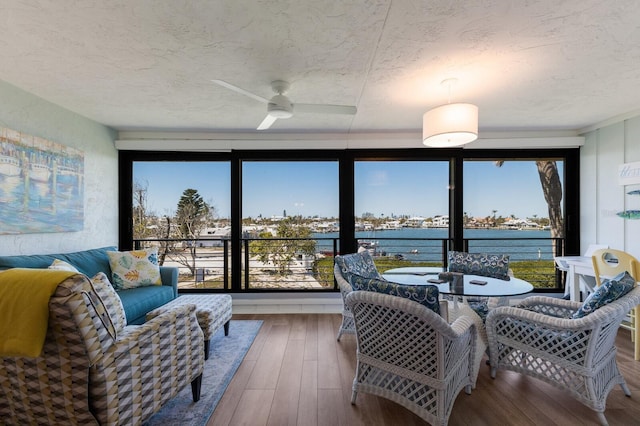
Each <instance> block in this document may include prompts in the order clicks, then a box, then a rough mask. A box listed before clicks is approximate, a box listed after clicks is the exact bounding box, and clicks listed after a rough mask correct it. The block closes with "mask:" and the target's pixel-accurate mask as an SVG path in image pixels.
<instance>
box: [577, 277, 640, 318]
mask: <svg viewBox="0 0 640 426" xmlns="http://www.w3.org/2000/svg"><path fill="white" fill-rule="evenodd" d="M635 285H636V280H635V279H634V278H633V277H632V276H631V275H630V274H629V273H628V272H627V271H625V272H622V273H620V274H618V275H616V276H615V277H614V278H611V279H610V280H604V282H603V283H602V285H601V286H600V287H598V288H597V289H596V291H594V292H593V293H591V294H590V295H589V297H587V298H586V300H585V301H584V303H583V304H582V306H581V307H580V308H579V309H578V310H577V311H576V312H575V313H574V314H573V316H572V318H573V319H578V318H583V317H585V316H587V315H589V314H590V313H591V312H593V311H595V310H596V309H598V308H600V307H602V306H604V305H606V304H607V303H611V302H613V301H614V300H617V299H619V298H620V297H622V296H624V295H625V294H627V293H629V292H630V291H631V290H633V287H634V286H635Z"/></svg>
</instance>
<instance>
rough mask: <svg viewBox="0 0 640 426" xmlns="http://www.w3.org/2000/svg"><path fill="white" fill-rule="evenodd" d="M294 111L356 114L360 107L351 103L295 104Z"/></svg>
mask: <svg viewBox="0 0 640 426" xmlns="http://www.w3.org/2000/svg"><path fill="white" fill-rule="evenodd" d="M293 111H294V112H303V113H305V112H310V113H318V114H348V115H354V114H355V113H356V112H357V111H358V109H357V108H356V107H354V106H350V105H324V104H293Z"/></svg>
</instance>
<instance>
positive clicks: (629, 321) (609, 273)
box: [591, 248, 640, 361]
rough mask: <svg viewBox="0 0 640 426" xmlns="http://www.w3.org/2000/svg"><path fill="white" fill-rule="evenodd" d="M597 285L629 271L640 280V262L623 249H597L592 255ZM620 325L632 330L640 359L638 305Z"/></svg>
mask: <svg viewBox="0 0 640 426" xmlns="http://www.w3.org/2000/svg"><path fill="white" fill-rule="evenodd" d="M591 261H592V264H593V272H594V275H595V280H596V287H599V286H600V285H601V284H602V277H613V276H616V275H618V274H619V273H621V272H625V271H627V272H628V273H629V275H631V276H632V277H633V278H635V279H636V280H640V263H639V262H638V259H636V258H635V257H633V256H631V255H630V254H629V253H626V252H624V251H621V250H615V249H610V248H603V249H599V250H596V251H594V252H593V253H592V255H591ZM620 327H622V328H625V329H627V330H629V331H630V332H631V340H632V341H633V343H634V344H633V357H634V359H635V360H636V361H638V360H640V318H639V317H638V307H637V306H636V307H634V308H633V309H631V311H629V314H628V315H627V317H625V319H624V320H623V321H622V324H621V325H620Z"/></svg>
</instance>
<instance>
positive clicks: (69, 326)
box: [0, 274, 204, 425]
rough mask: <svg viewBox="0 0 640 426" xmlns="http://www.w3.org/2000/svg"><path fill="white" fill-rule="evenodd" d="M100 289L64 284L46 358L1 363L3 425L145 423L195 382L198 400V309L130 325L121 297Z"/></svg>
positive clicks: (52, 313)
mask: <svg viewBox="0 0 640 426" xmlns="http://www.w3.org/2000/svg"><path fill="white" fill-rule="evenodd" d="M98 284H99V283H98V282H91V281H90V280H89V279H88V278H87V277H86V276H84V275H81V274H76V275H73V276H71V277H69V278H67V279H66V280H64V281H63V282H62V283H60V284H59V285H58V287H57V289H56V291H55V293H54V295H53V296H52V297H51V299H50V301H49V323H48V331H47V335H46V340H45V342H44V347H43V351H42V354H41V355H40V356H39V357H37V358H23V357H0V419H2V420H0V424H5V422H6V424H16V425H17V424H34V425H35V424H42V425H54V424H55V425H97V424H100V425H139V424H141V423H143V422H144V421H145V420H147V419H148V418H150V417H151V416H152V415H153V414H154V413H155V412H157V411H158V410H159V409H160V408H161V407H162V406H163V404H164V403H165V402H167V401H168V400H169V399H171V398H173V397H174V396H175V395H176V394H177V393H178V392H179V391H180V390H182V388H184V387H185V386H186V385H188V384H189V383H191V386H192V391H193V398H194V401H197V400H198V399H199V398H200V386H201V378H202V371H203V368H204V338H203V335H202V330H200V327H199V325H198V321H197V319H196V315H195V306H194V305H184V306H180V307H178V308H176V309H174V310H171V311H169V312H165V313H163V314H162V315H159V316H158V317H156V318H154V319H153V320H150V321H148V322H146V323H145V324H142V325H133V326H126V320H125V317H124V310H123V309H122V305H121V303H120V302H119V298H118V297H117V295H115V291H113V289H112V288H107V287H102V288H101V289H99V287H98ZM106 286H109V287H111V286H110V284H109V283H106ZM109 291H110V292H111V294H113V295H115V299H113V298H111V296H110V295H109V293H108V292H109ZM114 301H115V302H116V304H119V305H120V306H119V308H118V307H117V306H115V304H114V303H113V302H114Z"/></svg>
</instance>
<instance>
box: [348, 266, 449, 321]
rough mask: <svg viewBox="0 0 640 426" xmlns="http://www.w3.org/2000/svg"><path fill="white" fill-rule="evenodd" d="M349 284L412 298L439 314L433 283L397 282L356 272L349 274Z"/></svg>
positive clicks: (360, 288)
mask: <svg viewBox="0 0 640 426" xmlns="http://www.w3.org/2000/svg"><path fill="white" fill-rule="evenodd" d="M349 284H351V287H353V289H354V290H364V291H373V292H377V293H384V294H390V295H391V296H398V297H404V298H405V299H409V300H413V301H414V302H418V303H420V304H421V305H423V306H426V307H427V308H429V309H431V310H432V311H433V312H435V313H436V314H438V315H440V303H439V300H438V299H439V295H440V292H439V291H438V287H436V286H434V285H409V284H398V283H394V282H391V281H387V280H385V279H382V278H368V277H363V276H361V275H357V274H351V275H350V277H349Z"/></svg>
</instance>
